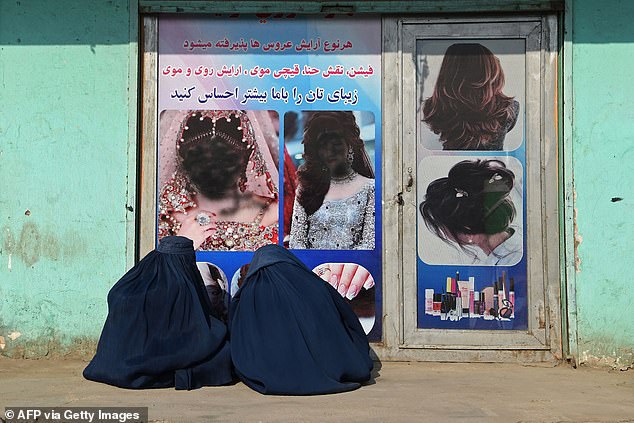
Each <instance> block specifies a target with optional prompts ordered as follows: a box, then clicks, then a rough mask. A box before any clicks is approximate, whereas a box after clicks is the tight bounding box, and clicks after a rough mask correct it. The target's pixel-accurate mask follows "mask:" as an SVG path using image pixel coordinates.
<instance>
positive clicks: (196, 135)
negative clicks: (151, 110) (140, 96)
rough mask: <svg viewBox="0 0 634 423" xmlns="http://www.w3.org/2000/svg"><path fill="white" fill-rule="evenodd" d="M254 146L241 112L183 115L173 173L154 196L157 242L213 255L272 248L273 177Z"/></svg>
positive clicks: (274, 222) (251, 124)
mask: <svg viewBox="0 0 634 423" xmlns="http://www.w3.org/2000/svg"><path fill="white" fill-rule="evenodd" d="M259 142H260V141H259V140H258V139H256V132H255V130H254V122H252V121H251V119H250V118H249V115H248V114H247V112H244V111H240V110H200V111H192V112H189V113H188V114H187V116H186V117H185V119H183V121H182V123H181V127H180V129H179V131H178V135H177V138H176V150H177V156H178V164H177V166H176V171H175V172H174V175H173V177H172V178H171V179H169V180H168V181H167V182H166V183H165V184H164V185H163V186H162V187H161V191H160V196H159V228H158V236H159V239H160V238H162V237H164V236H167V235H181V236H186V237H188V238H190V239H192V240H193V241H194V248H195V249H197V250H214V251H255V250H256V249H257V248H259V247H261V246H262V245H266V244H270V243H277V239H278V225H277V222H278V211H277V201H278V200H277V185H276V184H277V182H278V181H277V176H276V175H277V173H276V169H270V168H271V167H272V166H269V165H267V163H266V161H265V160H264V158H263V155H262V152H261V150H262V149H261V148H260V147H259V145H258V143H259ZM266 151H268V149H267V150H266ZM271 172H274V174H275V177H272V176H271V175H272V173H271Z"/></svg>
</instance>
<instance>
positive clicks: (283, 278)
mask: <svg viewBox="0 0 634 423" xmlns="http://www.w3.org/2000/svg"><path fill="white" fill-rule="evenodd" d="M229 327H230V332H231V349H232V351H231V357H232V360H233V364H234V366H235V371H236V373H237V375H238V376H239V377H240V379H241V380H242V381H243V382H244V383H245V384H247V385H248V386H249V387H251V388H253V389H255V390H256V391H258V392H261V393H264V394H282V395H310V394H327V393H334V392H342V391H349V390H352V389H355V388H357V387H359V386H360V383H362V382H365V381H367V380H369V379H370V376H371V370H372V367H373V362H372V360H371V358H370V355H369V351H370V348H369V345H368V341H367V337H366V335H365V333H364V332H363V328H362V327H361V324H360V323H359V320H358V318H357V316H356V315H355V314H354V312H353V311H352V309H351V308H350V306H349V305H348V304H347V303H346V302H345V300H344V299H343V298H342V297H341V295H339V294H338V293H337V291H336V290H335V289H334V288H332V286H330V285H329V284H327V283H325V282H324V281H323V280H322V279H320V278H319V277H318V276H317V275H315V274H314V273H313V272H312V271H311V270H310V269H308V268H307V267H306V266H305V265H304V264H303V263H302V262H301V261H299V260H298V259H297V258H296V257H295V256H294V255H293V254H292V253H290V252H289V251H287V250H286V249H284V248H282V247H280V246H278V245H268V246H265V247H262V248H260V249H259V250H258V251H256V253H255V255H254V257H253V260H252V262H251V265H250V267H249V271H248V273H247V275H246V278H245V281H244V283H243V285H242V287H241V288H240V290H239V291H238V292H237V293H236V295H235V297H234V298H233V300H232V304H231V313H230V322H229Z"/></svg>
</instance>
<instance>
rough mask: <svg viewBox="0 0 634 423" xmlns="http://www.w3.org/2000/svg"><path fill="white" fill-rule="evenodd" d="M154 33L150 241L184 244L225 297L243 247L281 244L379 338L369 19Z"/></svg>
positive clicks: (245, 20)
mask: <svg viewBox="0 0 634 423" xmlns="http://www.w3.org/2000/svg"><path fill="white" fill-rule="evenodd" d="M158 28H159V29H158V34H159V37H158V110H159V116H158V125H159V128H158V133H159V148H158V177H157V195H158V213H157V214H158V215H157V221H156V222H157V239H158V240H160V239H161V238H162V237H163V236H167V235H184V236H187V237H189V238H191V239H193V240H194V245H195V247H196V249H197V253H196V255H197V261H198V267H199V269H200V270H201V273H202V275H203V279H205V283H206V285H207V288H208V292H210V293H211V294H212V295H219V296H223V295H224V297H223V298H224V301H225V302H226V301H227V298H230V296H231V295H233V294H235V292H236V291H237V290H238V289H239V286H240V284H241V272H242V274H244V273H245V268H244V267H243V266H244V265H245V264H247V263H249V262H250V260H251V257H252V256H253V251H255V250H256V249H257V248H259V247H261V246H263V245H267V244H279V245H282V246H284V247H286V248H289V249H290V250H292V251H293V253H295V254H296V255H297V256H298V257H299V259H300V260H302V261H303V262H304V263H305V264H306V265H307V266H308V267H309V268H311V269H314V271H315V273H317V274H318V275H319V276H320V277H321V278H322V279H323V280H324V283H330V284H331V285H332V286H333V287H335V288H336V289H337V291H338V292H339V293H340V295H341V296H342V297H345V298H346V299H347V301H349V303H350V304H351V306H352V308H353V310H354V311H355V313H356V314H357V316H358V317H359V320H360V322H361V324H362V326H363V327H364V329H365V332H366V333H367V334H368V337H369V339H370V340H371V341H378V340H380V339H381V315H382V304H381V298H382V294H381V286H382V284H381V277H382V266H381V251H382V239H381V231H380V228H381V21H380V18H379V17H368V16H359V17H357V16H353V17H351V16H347V15H346V16H339V15H335V16H332V15H331V16H319V17H306V16H297V15H290V14H276V15H267V14H258V15H248V14H228V15H213V16H211V15H195V16H194V15H192V16H184V15H161V16H159V26H158ZM214 293H215V294H214ZM212 300H213V298H212Z"/></svg>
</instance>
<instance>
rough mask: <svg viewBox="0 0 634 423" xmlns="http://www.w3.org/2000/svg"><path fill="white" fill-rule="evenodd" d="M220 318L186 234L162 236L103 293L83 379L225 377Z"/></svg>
mask: <svg viewBox="0 0 634 423" xmlns="http://www.w3.org/2000/svg"><path fill="white" fill-rule="evenodd" d="M231 367H232V366H231V357H230V350H229V343H228V337H227V328H226V325H225V324H224V323H223V322H221V321H220V320H218V319H216V318H215V317H213V316H212V315H211V303H210V300H209V298H208V296H207V294H206V291H205V288H204V283H203V281H202V278H201V276H200V273H199V272H198V269H197V267H196V256H195V253H194V249H193V244H192V241H191V240H189V239H187V238H184V237H178V236H173V237H165V238H163V239H162V240H161V243H160V245H159V246H158V248H157V249H156V250H155V251H152V252H151V253H149V254H148V255H147V256H146V257H145V258H143V260H141V261H140V262H139V263H138V264H137V265H136V266H134V267H133V268H132V269H131V270H130V271H128V272H127V273H126V274H125V275H124V276H123V277H122V278H121V279H120V280H119V281H118V282H117V283H116V284H115V285H114V286H113V287H112V289H111V290H110V293H109V294H108V317H107V319H106V323H105V325H104V328H103V331H102V333H101V337H100V339H99V344H98V346H97V353H96V355H95V357H94V358H93V360H92V361H91V362H90V364H89V365H88V367H86V369H85V370H84V377H85V378H86V379H90V380H94V381H97V382H103V383H107V384H110V385H115V386H120V387H124V388H163V387H171V386H175V387H176V389H194V388H199V387H201V386H213V385H224V384H227V383H229V382H231V381H232V379H233V377H232V368H231Z"/></svg>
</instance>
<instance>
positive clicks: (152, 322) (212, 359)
mask: <svg viewBox="0 0 634 423" xmlns="http://www.w3.org/2000/svg"><path fill="white" fill-rule="evenodd" d="M108 308H109V311H108V317H107V319H106V323H105V325H104V329H103V332H102V334H101V338H100V340H99V344H98V346H97V353H96V355H95V357H94V358H93V360H92V361H91V363H90V364H89V365H88V367H86V369H85V370H84V376H85V377H86V378H87V379H90V380H94V381H98V382H104V383H108V384H111V385H115V386H120V387H125V388H161V387H170V386H175V387H176V389H195V388H199V387H201V386H216V385H224V384H228V383H231V382H232V381H234V380H235V375H237V377H239V378H240V379H241V380H242V381H243V382H244V383H245V384H247V385H248V386H249V387H251V388H253V389H255V390H256V391H258V392H261V393H264V394H280V395H310V394H326V393H334V392H342V391H348V390H352V389H355V388H357V387H359V386H360V384H361V383H363V382H365V381H367V380H369V379H370V375H371V370H372V366H373V363H372V360H371V358H370V355H369V351H370V349H369V345H368V341H367V338H366V335H365V333H364V332H363V328H362V327H361V324H360V323H359V320H358V318H357V317H356V315H355V314H354V312H353V311H352V309H351V308H350V307H349V305H348V304H347V303H346V302H345V300H344V299H343V298H342V297H341V296H340V295H339V294H338V293H337V291H336V290H335V289H334V288H332V286H330V285H329V284H327V283H324V282H323V281H322V280H321V279H320V278H319V277H318V276H317V275H316V274H314V273H313V272H312V271H311V270H310V269H308V268H307V267H306V266H305V265H304V264H303V263H302V262H300V261H299V260H298V259H297V258H296V257H295V256H294V255H293V254H291V253H290V252H288V251H287V250H286V249H284V248H283V247H280V246H278V245H273V244H272V245H267V246H264V247H262V248H260V249H259V250H257V251H256V252H255V254H254V256H253V260H252V262H251V264H250V267H249V270H248V272H247V274H246V276H245V278H244V280H243V283H242V286H241V288H240V289H239V291H238V292H237V294H236V295H235V297H234V299H233V300H232V303H231V307H230V318H229V323H228V326H229V328H230V332H231V348H229V336H228V333H227V325H226V324H225V323H224V322H223V321H222V316H221V315H220V313H218V312H216V311H215V310H214V309H213V307H212V305H211V302H210V300H209V297H208V296H207V295H206V291H205V288H204V283H203V280H202V278H201V276H200V273H199V272H198V269H197V267H196V257H195V254H194V246H193V243H192V241H191V240H189V239H188V238H184V237H180V236H168V237H165V238H163V239H161V241H160V244H159V246H158V248H157V250H155V251H153V252H151V253H150V254H148V255H147V256H146V257H145V258H144V259H143V260H141V261H140V262H139V263H138V264H137V265H136V266H135V267H133V268H132V269H131V270H130V271H129V272H128V273H126V274H125V275H124V276H123V277H122V278H121V280H119V282H117V283H116V284H115V285H114V287H113V288H112V290H111V291H110V293H109V295H108Z"/></svg>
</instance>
